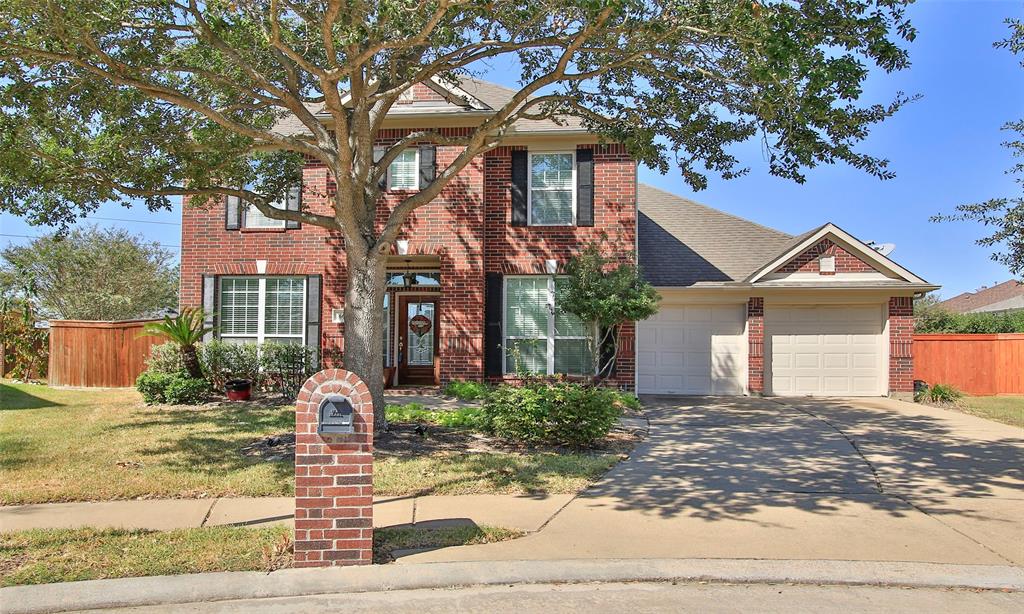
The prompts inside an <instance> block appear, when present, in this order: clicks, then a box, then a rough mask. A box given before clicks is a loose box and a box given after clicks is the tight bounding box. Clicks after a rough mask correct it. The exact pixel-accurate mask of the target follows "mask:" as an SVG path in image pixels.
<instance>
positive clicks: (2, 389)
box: [0, 384, 63, 411]
mask: <svg viewBox="0 0 1024 614" xmlns="http://www.w3.org/2000/svg"><path fill="white" fill-rule="evenodd" d="M62 405H63V404H62V403H57V402H55V401H50V400H47V399H44V398H42V397H37V396H35V395H32V394H29V393H27V392H25V391H24V390H20V389H18V388H15V387H14V386H10V385H8V384H0V411H4V410H9V409H42V408H44V407H61V406H62Z"/></svg>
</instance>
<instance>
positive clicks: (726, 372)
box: [637, 304, 747, 394]
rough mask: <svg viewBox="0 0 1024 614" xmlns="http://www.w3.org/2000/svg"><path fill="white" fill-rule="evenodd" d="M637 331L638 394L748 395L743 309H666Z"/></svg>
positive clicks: (642, 324)
mask: <svg viewBox="0 0 1024 614" xmlns="http://www.w3.org/2000/svg"><path fill="white" fill-rule="evenodd" d="M637 328H638V334H637V340H638V341H637V343H638V348H637V388H638V391H639V392H641V393H648V394H743V392H745V383H746V376H747V358H746V351H747V341H746V308H745V306H744V305H740V304H733V305H665V306H663V307H662V308H661V309H660V310H659V312H658V314H656V315H655V316H654V317H652V318H650V319H648V320H646V321H644V322H640V323H639V324H638V326H637ZM640 331H642V333H641V332H640ZM639 346H642V347H639ZM642 355H643V356H644V359H643V360H641V356H642Z"/></svg>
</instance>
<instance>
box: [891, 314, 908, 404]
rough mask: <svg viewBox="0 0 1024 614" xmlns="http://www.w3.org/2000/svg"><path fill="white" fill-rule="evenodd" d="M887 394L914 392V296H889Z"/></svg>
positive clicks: (904, 394) (901, 395)
mask: <svg viewBox="0 0 1024 614" xmlns="http://www.w3.org/2000/svg"><path fill="white" fill-rule="evenodd" d="M889 394H890V395H891V396H897V397H904V396H912V395H913V394H914V298H913V297H912V296H893V297H891V298H889Z"/></svg>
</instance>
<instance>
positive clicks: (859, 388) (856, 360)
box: [765, 305, 888, 396]
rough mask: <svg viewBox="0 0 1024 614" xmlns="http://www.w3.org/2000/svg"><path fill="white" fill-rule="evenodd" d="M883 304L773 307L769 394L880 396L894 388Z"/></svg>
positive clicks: (768, 333)
mask: <svg viewBox="0 0 1024 614" xmlns="http://www.w3.org/2000/svg"><path fill="white" fill-rule="evenodd" d="M884 326H885V317H884V311H883V308H882V306H881V305H841V306H824V305H812V306H799V307H797V306H779V307H775V306H768V307H766V309H765V339H766V341H767V343H768V348H766V353H767V354H769V355H770V356H771V360H770V362H769V363H768V365H766V368H767V369H768V373H766V379H767V382H768V384H769V386H770V389H769V392H770V393H771V394H777V395H800V396H803V395H821V396H879V395H884V394H885V392H886V390H887V388H888V386H887V385H886V380H887V371H888V370H887V369H886V365H885V362H886V360H885V358H886V347H885V339H884V336H885V335H884V332H885V329H884Z"/></svg>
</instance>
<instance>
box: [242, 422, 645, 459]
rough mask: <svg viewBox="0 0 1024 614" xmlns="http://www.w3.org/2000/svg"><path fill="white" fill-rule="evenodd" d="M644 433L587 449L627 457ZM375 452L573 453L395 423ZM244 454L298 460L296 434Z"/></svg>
mask: <svg viewBox="0 0 1024 614" xmlns="http://www.w3.org/2000/svg"><path fill="white" fill-rule="evenodd" d="M643 437H644V433H642V432H637V431H634V430H631V429H625V428H620V427H615V428H613V429H612V432H611V433H609V434H608V436H607V437H605V438H604V439H603V440H602V441H600V442H599V443H598V445H596V446H594V447H593V448H589V449H587V450H585V452H591V453H595V454H628V453H629V452H630V450H632V449H633V446H635V445H636V444H637V442H639V441H640V440H642V439H643ZM373 444H374V453H375V454H377V455H379V456H382V457H389V456H390V457H395V458H409V457H414V456H427V455H430V454H437V453H452V452H457V453H474V452H475V453H488V452H499V453H506V454H510V453H523V452H555V453H567V452H573V451H574V450H571V449H570V448H566V447H563V446H526V445H523V444H517V443H513V442H508V441H505V440H502V439H498V438H495V437H489V436H487V435H483V434H481V433H475V432H473V431H469V430H464V429H453V428H446V427H443V426H435V425H431V424H415V423H408V422H400V423H392V424H391V425H390V429H389V430H388V431H387V432H386V433H382V434H380V435H378V436H377V439H376V440H375V441H374V442H373ZM242 454H243V455H244V456H248V457H250V458H254V459H259V460H263V461H267V462H276V461H283V460H289V461H293V462H294V460H295V433H279V434H276V435H270V436H268V437H262V438H260V439H257V440H255V441H253V442H252V443H250V444H249V445H247V446H245V447H244V448H242Z"/></svg>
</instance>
